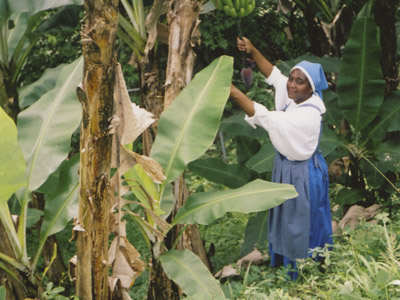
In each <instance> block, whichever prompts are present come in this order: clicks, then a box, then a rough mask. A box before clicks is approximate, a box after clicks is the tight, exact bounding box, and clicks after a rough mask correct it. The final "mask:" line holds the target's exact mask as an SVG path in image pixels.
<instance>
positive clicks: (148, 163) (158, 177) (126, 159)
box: [119, 146, 166, 183]
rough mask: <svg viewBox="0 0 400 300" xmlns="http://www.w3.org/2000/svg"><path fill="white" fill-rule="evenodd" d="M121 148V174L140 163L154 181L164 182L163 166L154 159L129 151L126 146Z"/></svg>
mask: <svg viewBox="0 0 400 300" xmlns="http://www.w3.org/2000/svg"><path fill="white" fill-rule="evenodd" d="M120 149H121V150H120V157H121V166H120V170H119V171H120V173H121V174H124V173H125V172H127V171H128V170H130V169H131V168H132V167H133V166H134V165H136V163H138V164H140V165H141V166H142V167H143V170H144V171H145V172H146V174H147V175H149V176H150V177H151V178H152V179H153V181H154V182H156V183H162V182H163V181H164V180H165V179H166V177H165V175H164V170H163V168H162V167H161V166H160V164H159V163H158V162H157V161H155V160H154V159H152V158H150V157H147V156H144V155H140V154H137V153H135V152H132V151H129V150H128V149H126V148H125V147H124V146H121V147H120Z"/></svg>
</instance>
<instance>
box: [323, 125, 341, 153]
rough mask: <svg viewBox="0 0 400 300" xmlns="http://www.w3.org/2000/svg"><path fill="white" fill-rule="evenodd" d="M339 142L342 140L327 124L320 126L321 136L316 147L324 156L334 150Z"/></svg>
mask: <svg viewBox="0 0 400 300" xmlns="http://www.w3.org/2000/svg"><path fill="white" fill-rule="evenodd" d="M341 144H342V142H341V141H340V139H339V137H338V136H337V135H336V134H335V132H334V131H333V130H330V129H329V128H328V126H322V136H321V139H320V141H319V146H318V148H319V150H321V152H322V155H323V156H324V157H326V156H328V155H329V154H331V153H332V152H333V151H335V149H336V148H338V147H339V146H340V145H341Z"/></svg>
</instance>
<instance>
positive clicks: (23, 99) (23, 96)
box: [18, 64, 66, 109]
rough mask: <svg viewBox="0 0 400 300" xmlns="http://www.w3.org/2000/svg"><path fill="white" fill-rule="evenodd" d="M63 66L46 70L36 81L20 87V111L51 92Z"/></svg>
mask: <svg viewBox="0 0 400 300" xmlns="http://www.w3.org/2000/svg"><path fill="white" fill-rule="evenodd" d="M65 66H66V65H65V64H61V65H59V66H57V67H55V68H52V69H46V70H45V71H44V73H43V75H42V76H41V77H40V78H39V79H38V80H37V81H35V82H33V83H31V84H29V85H26V86H24V87H22V88H21V89H20V90H19V92H18V95H19V106H20V107H21V109H23V108H25V107H27V106H30V105H31V104H33V103H35V102H36V101H37V100H38V99H40V97H42V95H44V94H46V93H47V92H49V91H51V90H52V89H53V88H54V87H55V86H56V83H57V79H58V74H59V73H60V71H61V70H62V68H64V67H65Z"/></svg>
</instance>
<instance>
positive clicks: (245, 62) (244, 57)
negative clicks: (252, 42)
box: [236, 18, 247, 68]
mask: <svg viewBox="0 0 400 300" xmlns="http://www.w3.org/2000/svg"><path fill="white" fill-rule="evenodd" d="M236 26H237V31H238V34H239V39H241V40H243V34H242V22H241V21H240V18H238V20H237V23H236ZM242 52H243V54H242V55H243V67H244V68H247V57H246V50H244V51H242Z"/></svg>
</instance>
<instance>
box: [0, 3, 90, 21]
mask: <svg viewBox="0 0 400 300" xmlns="http://www.w3.org/2000/svg"><path fill="white" fill-rule="evenodd" d="M71 4H76V5H82V4H83V0H57V1H54V0H35V1H32V0H18V1H13V0H0V20H2V19H8V18H9V17H10V16H11V15H12V14H15V13H21V12H29V13H30V14H31V15H33V14H35V13H37V12H39V11H42V10H47V9H51V8H56V7H60V6H64V5H71Z"/></svg>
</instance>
